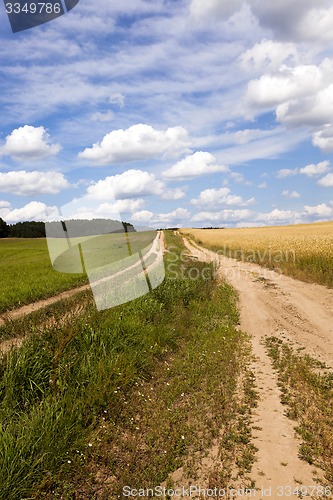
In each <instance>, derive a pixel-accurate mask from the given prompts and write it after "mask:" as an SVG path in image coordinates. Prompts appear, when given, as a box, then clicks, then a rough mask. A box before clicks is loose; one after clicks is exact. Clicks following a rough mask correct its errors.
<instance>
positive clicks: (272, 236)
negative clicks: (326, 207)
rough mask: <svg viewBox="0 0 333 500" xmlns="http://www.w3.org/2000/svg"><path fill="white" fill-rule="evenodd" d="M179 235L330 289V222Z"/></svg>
mask: <svg viewBox="0 0 333 500" xmlns="http://www.w3.org/2000/svg"><path fill="white" fill-rule="evenodd" d="M182 232H183V233H184V234H187V235H189V236H190V237H191V238H192V239H194V240H195V241H196V242H197V243H198V244H201V245H204V246H205V247H207V248H209V249H211V250H214V251H216V252H219V253H220V254H221V255H225V256H227V257H232V258H235V259H238V260H241V261H244V262H255V263H257V264H260V265H262V266H264V267H267V268H269V269H275V270H276V271H278V272H280V271H281V272H283V273H285V274H287V275H289V276H292V277H294V278H297V279H300V280H303V281H307V282H314V283H319V284H321V285H326V286H328V287H333V222H322V223H315V224H298V225H290V226H274V227H255V228H239V229H223V228H221V229H183V230H182Z"/></svg>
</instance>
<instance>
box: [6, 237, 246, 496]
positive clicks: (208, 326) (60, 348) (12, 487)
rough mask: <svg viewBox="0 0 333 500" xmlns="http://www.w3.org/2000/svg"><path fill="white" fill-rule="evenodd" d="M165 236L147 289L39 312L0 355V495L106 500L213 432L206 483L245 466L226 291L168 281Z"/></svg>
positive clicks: (238, 369)
mask: <svg viewBox="0 0 333 500" xmlns="http://www.w3.org/2000/svg"><path fill="white" fill-rule="evenodd" d="M167 239H168V244H169V245H171V244H172V245H174V247H173V255H171V254H167V256H166V270H167V278H166V280H165V281H164V283H163V284H162V285H161V286H160V287H158V288H157V289H156V290H154V291H153V293H151V294H149V295H146V296H144V297H141V298H140V299H137V300H135V301H133V302H131V303H128V304H125V305H122V306H118V307H116V308H114V309H111V310H107V311H103V312H97V311H96V310H95V309H94V307H93V305H91V304H87V305H86V307H84V308H83V309H82V310H80V311H79V312H78V313H77V314H74V315H73V316H72V317H68V322H62V323H61V322H59V323H58V322H57V321H56V322H53V321H52V319H51V323H50V324H49V326H46V327H45V328H42V327H41V324H40V323H38V321H37V320H36V321H37V322H36V323H35V327H34V328H35V329H34V328H32V332H30V335H29V337H28V338H27V340H26V341H25V342H24V343H23V345H22V346H21V347H20V348H19V349H16V348H14V349H13V350H12V351H11V352H10V353H8V354H7V355H6V356H5V357H4V358H3V359H2V360H1V362H0V377H1V381H0V418H1V427H0V461H1V464H2V467H1V469H0V484H1V490H0V498H1V499H2V498H3V499H6V500H11V499H13V500H14V499H15V500H16V499H18V498H112V496H113V495H118V494H120V493H121V489H122V486H124V485H125V484H132V485H133V487H135V485H139V484H140V483H144V484H145V485H147V486H156V485H158V484H159V483H160V482H162V481H163V480H165V479H166V478H167V477H168V474H169V472H171V471H172V470H174V469H175V468H177V467H179V466H181V465H183V464H184V463H185V462H186V460H187V458H188V457H189V456H193V454H195V453H197V452H202V451H203V450H205V449H207V447H209V446H210V444H211V442H212V441H213V440H214V439H215V438H216V437H218V436H219V433H220V432H221V429H222V430H223V431H224V432H223V439H221V443H220V447H221V450H220V457H221V466H220V468H219V469H218V468H217V469H216V471H215V473H216V475H215V476H214V481H219V483H220V484H224V485H226V483H230V481H232V471H234V470H235V467H236V468H237V470H238V473H239V474H241V475H242V474H243V475H244V474H246V472H247V471H249V469H250V468H251V462H252V459H253V449H252V448H251V446H250V443H249V435H248V427H247V425H246V421H247V419H249V414H248V412H249V411H250V407H251V405H253V404H254V403H255V396H254V393H253V391H252V385H251V384H252V382H251V375H250V374H249V373H248V371H247V358H248V357H249V347H248V343H247V339H246V337H245V336H244V334H242V333H241V332H240V331H238V329H236V325H237V322H238V313H237V304H236V296H235V293H234V291H233V290H232V289H231V288H230V287H229V286H228V285H227V284H223V285H221V286H220V287H217V286H216V283H215V282H214V280H213V279H196V280H191V279H189V277H188V278H186V277H185V278H184V277H179V278H177V277H175V275H174V270H175V268H174V267H173V268H172V269H173V273H172V279H171V278H170V273H169V271H168V266H169V263H170V262H172V263H173V264H174V262H175V259H174V253H175V252H176V254H177V252H178V254H179V252H180V251H181V250H182V247H181V246H180V241H179V240H178V239H176V238H175V236H174V235H173V234H168V236H167ZM177 249H178V250H177ZM180 264H182V265H183V264H184V263H183V262H181V261H180V257H179V265H180ZM186 266H187V268H188V269H189V268H190V267H191V266H197V267H198V269H199V270H202V267H203V266H206V264H200V263H197V262H192V261H190V260H189V261H188V262H187V263H186ZM199 274H200V273H199ZM185 275H186V273H185ZM205 276H207V273H205ZM88 301H89V300H88ZM68 312H69V311H68ZM37 319H38V318H37ZM39 319H40V318H39ZM30 325H31V324H30ZM36 325H37V326H38V328H37V327H36ZM21 326H22V325H21ZM13 328H15V327H14V326H13ZM240 379H244V380H247V384H246V387H247V396H246V398H247V402H246V404H244V403H242V401H244V394H243V396H242V397H240V396H239V394H238V393H239V387H240V384H239V380H240ZM248 403H251V404H248ZM246 408H247V409H246ZM193 467H194V466H193ZM212 480H213V478H212Z"/></svg>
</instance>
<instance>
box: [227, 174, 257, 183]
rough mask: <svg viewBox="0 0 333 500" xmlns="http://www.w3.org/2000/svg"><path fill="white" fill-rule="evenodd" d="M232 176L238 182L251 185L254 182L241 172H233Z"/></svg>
mask: <svg viewBox="0 0 333 500" xmlns="http://www.w3.org/2000/svg"><path fill="white" fill-rule="evenodd" d="M230 177H231V179H232V180H233V181H235V182H237V184H245V185H246V186H251V184H252V182H251V181H247V180H246V179H245V177H244V175H243V174H241V173H239V172H231V173H230Z"/></svg>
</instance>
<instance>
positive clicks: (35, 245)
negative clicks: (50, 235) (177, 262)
mask: <svg viewBox="0 0 333 500" xmlns="http://www.w3.org/2000/svg"><path fill="white" fill-rule="evenodd" d="M155 236H156V233H154V232H153V231H147V232H137V233H136V232H135V233H128V234H125V233H122V234H111V235H101V236H90V237H88V238H84V242H82V241H83V239H82V238H73V239H72V247H71V248H70V249H68V250H66V251H64V249H65V248H67V241H66V240H65V239H63V238H54V239H49V246H50V247H51V249H52V250H53V252H54V253H55V254H56V255H57V254H59V256H58V257H56V258H55V261H54V268H53V266H52V264H51V261H50V257H49V253H48V246H47V240H46V239H28V238H24V239H0V276H1V287H0V313H4V312H6V311H9V310H11V309H14V308H17V307H20V306H21V305H24V304H28V303H31V302H34V301H36V300H39V299H44V298H47V297H49V296H52V295H54V294H56V293H58V292H62V291H64V290H68V289H70V288H74V287H76V286H79V285H81V284H85V283H88V279H87V276H86V274H85V273H84V272H83V268H82V261H81V255H80V252H83V254H84V260H85V262H88V263H89V262H90V263H93V265H94V266H96V267H99V266H104V265H106V264H109V263H110V262H115V261H117V260H119V261H120V260H121V259H123V258H124V257H128V256H129V255H131V254H134V253H136V252H138V251H142V250H144V249H145V248H146V247H148V246H149V244H151V242H152V240H153V239H154V237H155ZM80 247H81V249H80ZM72 273H73V274H72Z"/></svg>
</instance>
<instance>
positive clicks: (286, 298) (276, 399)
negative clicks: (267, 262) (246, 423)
mask: <svg viewBox="0 0 333 500" xmlns="http://www.w3.org/2000/svg"><path fill="white" fill-rule="evenodd" d="M184 243H185V245H186V247H187V249H188V251H189V253H190V254H191V255H192V256H193V257H195V258H197V259H199V260H201V261H206V262H215V263H216V269H217V273H218V276H219V277H220V279H226V280H227V281H228V282H229V283H230V284H231V285H232V286H233V287H234V288H235V289H236V290H237V292H238V295H239V306H240V327H241V329H242V330H243V331H245V332H247V333H248V334H249V335H250V336H251V339H252V348H253V353H254V356H255V361H254V362H253V366H252V370H253V372H254V375H255V378H256V385H257V392H258V395H259V403H258V407H257V409H256V411H255V414H254V419H253V428H254V430H253V434H254V436H255V437H254V440H253V444H254V445H255V446H256V447H257V448H258V452H257V461H256V462H255V464H254V466H253V469H252V473H251V475H250V476H251V479H252V480H253V481H255V484H256V488H258V491H257V494H256V498H267V496H269V497H271V498H281V495H279V493H280V491H281V490H279V489H278V487H283V488H285V487H288V486H290V487H292V488H293V487H297V485H300V484H302V485H304V486H312V485H315V484H317V481H319V484H320V478H321V473H320V471H318V469H316V468H315V467H313V466H310V465H309V464H307V463H306V462H304V461H303V460H301V459H300V458H299V456H298V450H299V445H300V441H299V440H298V438H297V437H296V435H295V430H294V428H295V426H296V422H293V421H292V420H290V419H289V418H288V417H287V416H286V414H285V407H284V406H283V405H282V404H281V399H280V396H281V392H280V389H279V387H278V384H277V374H276V372H275V371H274V369H273V367H272V364H271V361H270V358H269V357H268V355H267V353H266V351H265V348H264V346H263V340H264V339H265V337H267V336H275V337H279V338H281V339H282V340H285V341H289V342H290V343H292V344H294V346H295V349H297V348H302V353H304V354H305V353H308V354H309V355H311V356H312V357H314V358H316V359H318V360H320V361H322V362H324V363H326V365H327V366H328V367H330V366H331V364H332V360H333V290H332V289H327V288H326V287H324V286H321V285H317V284H309V283H304V282H301V281H298V280H295V279H293V278H290V277H287V276H284V275H281V274H279V273H277V272H275V271H271V270H268V269H265V268H262V267H260V266H259V265H256V264H252V263H245V262H239V261H236V260H235V259H231V258H227V257H223V256H218V255H217V254H216V253H214V252H212V251H210V250H207V249H205V248H202V247H199V246H198V245H196V244H194V243H190V242H189V241H188V240H186V239H184ZM211 465H212V466H213V465H214V464H213V462H212V464H211ZM262 489H264V490H265V492H266V495H263V493H262ZM285 491H286V490H285ZM287 496H288V495H287V494H286V495H283V496H282V498H284V497H287Z"/></svg>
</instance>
